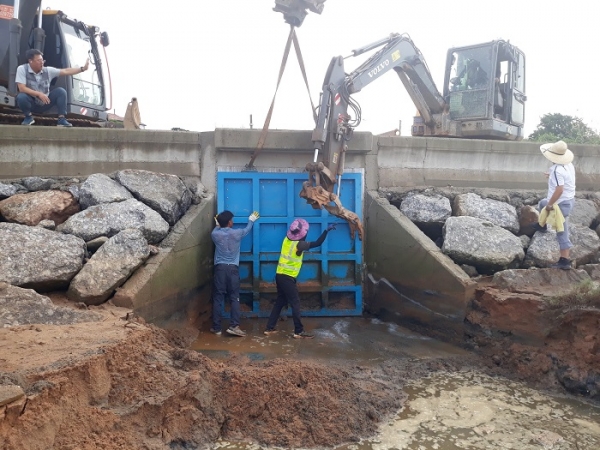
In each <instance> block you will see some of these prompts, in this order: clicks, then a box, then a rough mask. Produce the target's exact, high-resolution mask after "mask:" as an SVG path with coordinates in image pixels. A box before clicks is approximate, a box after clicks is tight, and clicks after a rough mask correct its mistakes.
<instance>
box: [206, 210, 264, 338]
mask: <svg viewBox="0 0 600 450" xmlns="http://www.w3.org/2000/svg"><path fill="white" fill-rule="evenodd" d="M258 218H259V214H258V212H256V211H254V212H253V213H252V214H250V216H249V217H248V225H246V227H245V228H233V213H232V212H231V211H223V212H222V213H220V214H219V215H217V216H216V217H215V221H216V224H217V227H216V228H215V229H214V230H213V231H212V233H211V237H212V240H213V242H214V243H215V258H214V264H215V271H214V277H213V318H212V319H213V325H212V327H211V329H210V332H211V333H214V334H216V335H220V334H221V315H222V314H221V312H222V310H223V304H224V301H225V297H229V300H230V301H231V321H230V323H229V328H227V329H226V330H225V331H226V332H227V333H228V334H231V335H233V336H246V333H245V332H244V331H243V330H241V329H240V273H239V265H240V246H241V243H242V239H243V238H244V236H246V235H247V234H248V233H250V231H251V230H252V226H253V225H254V222H255V221H256V220H257V219H258Z"/></svg>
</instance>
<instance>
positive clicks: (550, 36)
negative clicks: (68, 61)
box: [44, 0, 600, 136]
mask: <svg viewBox="0 0 600 450" xmlns="http://www.w3.org/2000/svg"><path fill="white" fill-rule="evenodd" d="M274 6H275V1H274V0H196V1H192V0H170V1H168V2H159V1H157V0H148V1H144V2H140V1H126V0H118V1H117V0H102V1H89V0H45V1H44V7H45V8H47V7H51V8H52V9H61V10H62V11H63V12H65V13H66V14H67V15H68V16H69V17H71V18H74V19H77V20H81V21H83V22H86V23H88V24H93V25H97V26H99V27H100V28H101V29H102V30H103V31H107V32H108V33H109V36H110V39H111V43H110V46H109V47H107V49H106V50H107V53H108V62H109V65H110V71H111V74H112V86H113V109H114V110H116V113H117V114H121V115H122V114H124V112H125V108H126V106H127V103H128V101H129V100H130V99H131V97H137V98H138V101H139V106H140V111H141V116H142V121H143V122H144V123H145V124H147V127H148V128H152V129H171V128H172V127H180V128H184V129H188V130H194V131H212V130H214V129H215V128H227V127H232V128H248V127H249V125H250V115H252V116H253V122H254V127H255V128H259V129H260V128H262V125H263V123H264V120H265V117H266V114H267V112H268V109H269V105H270V103H271V99H272V98H273V94H274V92H275V86H276V82H277V76H278V72H279V66H280V63H281V58H282V56H283V50H284V46H285V42H286V39H287V35H288V33H289V26H288V25H287V24H286V23H285V22H284V19H283V15H282V14H281V13H276V12H274V11H273V7H274ZM598 8H599V7H598V6H597V5H596V4H595V2H592V1H589V0H585V1H584V0H570V1H560V2H559V1H555V0H546V1H544V0H502V1H494V2H492V1H485V0H460V1H454V2H453V1H447V0H444V1H441V0H429V1H427V2H407V1H403V0H327V1H326V2H325V5H324V10H323V13H322V14H321V15H318V14H314V13H310V14H309V15H308V16H307V17H306V19H305V20H304V23H303V25H302V26H301V27H300V28H298V29H297V34H298V39H299V42H300V47H301V50H302V54H303V57H304V61H305V64H306V70H307V75H308V79H309V83H310V89H311V94H312V99H313V101H314V102H315V104H317V103H318V99H319V93H320V91H321V85H322V82H323V78H324V76H325V72H326V70H327V67H328V65H329V62H330V60H331V58H332V57H333V56H337V55H344V56H347V55H349V54H350V51H351V50H352V49H354V48H358V47H362V46H365V45H367V44H369V43H371V42H374V41H377V40H379V39H381V38H384V37H386V36H388V35H389V34H390V33H392V32H398V33H408V34H409V35H410V36H411V38H412V39H413V41H414V42H415V45H416V46H417V47H418V48H419V49H420V50H421V52H422V53H423V55H424V57H425V59H426V61H427V64H428V66H429V68H430V70H431V72H432V75H433V78H434V80H435V82H436V84H437V87H438V89H439V90H440V91H442V82H443V71H444V64H445V58H446V51H447V49H448V48H450V47H453V46H463V45H470V44H477V43H482V42H487V41H491V40H495V39H505V40H510V42H511V43H513V44H514V45H516V46H517V47H519V48H520V49H521V50H522V51H523V52H524V53H525V56H526V61H527V73H526V89H527V97H528V101H527V103H526V118H525V135H526V136H527V135H529V134H530V133H531V132H532V131H533V130H534V129H535V127H536V126H537V124H538V123H539V120H540V117H541V116H542V115H544V114H546V113H561V114H568V115H573V116H578V117H581V118H582V119H583V120H584V122H585V123H587V124H588V125H590V126H591V127H592V128H594V129H595V130H598V129H600V113H599V112H598V111H599V108H598V105H597V103H598V100H599V99H600V94H599V93H598V90H597V84H598V83H597V79H598V77H599V75H600V72H599V71H598V70H597V69H599V68H600V63H599V59H600V57H599V56H598V49H597V48H596V44H597V42H598V37H597V27H598V21H597V18H598V11H597V10H598ZM369 54H372V53H369ZM361 61H362V60H360V61H359V60H358V58H349V59H347V60H346V62H345V69H346V72H350V71H351V70H353V69H354V68H356V66H357V65H358V64H359V63H360V62H361ZM83 63H84V62H83V61H82V62H81V64H83ZM354 98H355V100H357V101H358V102H359V104H360V105H361V108H362V119H363V120H362V123H361V125H360V126H359V128H358V129H357V131H371V132H373V133H375V134H378V133H382V132H385V131H389V130H393V129H394V128H398V126H399V123H400V121H401V123H402V125H401V132H402V135H406V136H408V135H410V125H411V124H412V117H413V115H414V113H415V111H416V108H415V106H414V105H413V103H412V101H411V100H410V98H409V96H408V94H407V93H406V90H405V89H404V86H403V85H402V83H401V81H400V79H399V78H398V76H397V75H396V74H395V73H394V72H393V71H391V72H389V73H387V74H386V75H385V76H384V77H382V78H380V79H379V80H377V81H375V82H373V83H371V84H369V85H368V86H366V87H365V88H363V90H362V91H361V92H360V93H358V94H355V95H354ZM310 108H311V107H310V101H309V97H308V93H307V92H306V88H305V87H304V82H303V80H302V77H301V75H300V69H299V68H298V62H297V60H296V58H295V54H294V52H293V49H292V51H291V54H290V59H289V60H288V64H287V68H286V71H285V73H284V75H283V80H282V83H281V86H280V89H279V92H278V94H277V98H276V104H275V111H274V113H273V118H272V121H271V129H299V130H312V128H313V127H314V122H313V118H312V113H311V110H310Z"/></svg>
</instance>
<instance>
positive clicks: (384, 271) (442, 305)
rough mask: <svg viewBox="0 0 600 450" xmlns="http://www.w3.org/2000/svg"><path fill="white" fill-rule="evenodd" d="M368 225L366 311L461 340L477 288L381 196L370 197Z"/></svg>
mask: <svg viewBox="0 0 600 450" xmlns="http://www.w3.org/2000/svg"><path fill="white" fill-rule="evenodd" d="M365 224H366V229H367V232H366V243H365V260H366V265H367V272H368V277H367V282H366V286H365V288H366V289H367V291H368V295H366V296H365V297H366V298H367V300H366V302H365V303H366V309H368V310H369V311H371V312H373V313H375V314H382V313H383V314H388V315H390V316H391V318H392V319H394V320H395V321H396V322H400V323H404V324H408V323H413V324H416V325H427V326H429V327H432V326H433V328H435V329H437V330H440V331H442V330H443V333H444V335H445V336H446V337H449V336H454V337H455V338H456V339H457V340H458V339H459V336H462V327H463V320H464V317H465V313H466V306H467V303H468V301H469V300H470V299H471V298H472V296H473V293H474V288H475V283H474V282H473V281H471V279H470V278H469V277H468V276H467V275H466V274H465V272H464V271H463V270H462V269H460V268H459V267H458V266H457V265H456V264H455V263H454V262H453V261H452V260H451V259H450V258H449V257H448V256H446V255H444V254H443V253H442V251H441V250H440V249H439V248H438V247H437V246H436V245H435V244H434V243H433V242H432V241H431V239H429V238H428V237H427V236H426V235H425V234H423V233H422V232H421V230H419V228H417V226H416V225H415V224H413V223H412V222H411V221H410V220H409V219H408V218H407V217H406V216H405V215H404V214H402V213H401V212H400V211H399V210H398V208H396V207H395V206H393V205H390V203H389V202H388V201H387V200H386V199H385V198H382V197H380V196H379V194H378V193H377V191H369V192H367V195H366V197H365Z"/></svg>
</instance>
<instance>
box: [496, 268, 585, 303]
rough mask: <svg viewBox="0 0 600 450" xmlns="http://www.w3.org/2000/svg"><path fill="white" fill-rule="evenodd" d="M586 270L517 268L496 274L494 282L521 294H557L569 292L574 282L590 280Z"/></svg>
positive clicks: (498, 285) (500, 286) (499, 286)
mask: <svg viewBox="0 0 600 450" xmlns="http://www.w3.org/2000/svg"><path fill="white" fill-rule="evenodd" d="M589 279H590V276H589V275H588V274H587V273H586V271H584V270H556V269H539V270H530V269H517V270H504V271H501V272H497V273H495V274H494V278H493V279H492V282H493V283H494V285H496V287H498V288H499V289H505V290H508V291H510V292H517V293H521V294H540V293H541V294H545V295H551V296H552V295H557V294H559V293H563V292H569V291H571V290H572V289H573V284H577V283H581V282H583V281H585V280H589Z"/></svg>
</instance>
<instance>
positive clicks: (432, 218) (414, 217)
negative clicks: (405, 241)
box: [400, 194, 452, 240]
mask: <svg viewBox="0 0 600 450" xmlns="http://www.w3.org/2000/svg"><path fill="white" fill-rule="evenodd" d="M400 211H402V212H403V213H404V215H405V216H406V217H408V218H409V219H410V220H411V221H412V222H413V223H415V225H417V226H418V227H419V228H420V229H421V230H422V231H423V232H424V233H425V234H426V235H427V236H429V237H430V238H431V239H433V240H436V239H437V238H438V237H440V236H441V235H442V227H443V226H444V223H445V222H446V219H448V217H450V216H451V215H452V207H451V206H450V200H448V198H446V197H444V196H442V195H439V194H434V195H423V194H411V195H408V196H407V197H406V198H405V199H404V201H403V202H402V204H401V205H400Z"/></svg>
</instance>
